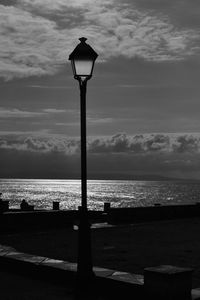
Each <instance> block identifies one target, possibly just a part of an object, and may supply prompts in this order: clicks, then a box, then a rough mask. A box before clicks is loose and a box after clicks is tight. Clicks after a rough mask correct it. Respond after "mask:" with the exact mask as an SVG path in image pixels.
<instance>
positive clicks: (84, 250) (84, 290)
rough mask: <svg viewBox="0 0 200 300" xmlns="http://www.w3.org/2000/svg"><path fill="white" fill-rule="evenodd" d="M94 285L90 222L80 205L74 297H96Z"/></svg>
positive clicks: (85, 211)
mask: <svg viewBox="0 0 200 300" xmlns="http://www.w3.org/2000/svg"><path fill="white" fill-rule="evenodd" d="M95 285H96V284H95V274H94V272H93V269H92V250H91V224H90V222H89V218H88V211H87V210H84V209H82V207H80V223H79V227H78V267H77V277H76V285H75V295H76V297H75V299H77V300H78V299H97V298H96V297H95V295H94V293H95ZM84 297H85V298H84Z"/></svg>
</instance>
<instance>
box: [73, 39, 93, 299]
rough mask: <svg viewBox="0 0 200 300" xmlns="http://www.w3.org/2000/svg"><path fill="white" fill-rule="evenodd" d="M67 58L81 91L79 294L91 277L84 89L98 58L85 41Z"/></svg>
mask: <svg viewBox="0 0 200 300" xmlns="http://www.w3.org/2000/svg"><path fill="white" fill-rule="evenodd" d="M79 40H80V43H79V44H78V45H77V46H76V48H75V49H74V51H73V52H72V53H71V54H70V55H69V60H70V61H71V65H72V70H73V74H74V78H75V79H76V80H78V82H79V87H80V118H81V210H80V223H79V230H78V267H77V289H78V290H79V292H80V294H81V293H82V294H83V293H87V292H88V291H89V290H91V287H90V285H91V284H93V283H92V281H93V279H94V273H93V270H92V252H91V233H90V222H89V218H88V208H87V145H86V142H87V141H86V88H87V81H88V80H89V79H90V78H91V77H92V72H93V69H94V63H95V60H96V58H97V56H98V54H97V53H96V52H95V51H94V50H93V49H92V47H90V46H89V45H88V44H87V43H86V40H87V39H86V38H84V37H82V38H80V39H79Z"/></svg>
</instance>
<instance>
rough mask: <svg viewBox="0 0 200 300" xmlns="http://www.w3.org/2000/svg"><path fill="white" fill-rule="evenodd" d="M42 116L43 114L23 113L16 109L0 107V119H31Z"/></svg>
mask: <svg viewBox="0 0 200 300" xmlns="http://www.w3.org/2000/svg"><path fill="white" fill-rule="evenodd" d="M41 115H44V113H43V112H32V111H23V110H19V109H16V108H10V109H8V108H3V107H0V118H32V117H36V116H41Z"/></svg>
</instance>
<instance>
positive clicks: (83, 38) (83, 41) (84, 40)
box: [79, 37, 87, 43]
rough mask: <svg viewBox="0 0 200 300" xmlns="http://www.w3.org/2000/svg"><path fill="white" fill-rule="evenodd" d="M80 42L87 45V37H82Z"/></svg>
mask: <svg viewBox="0 0 200 300" xmlns="http://www.w3.org/2000/svg"><path fill="white" fill-rule="evenodd" d="M79 41H81V43H85V42H86V41H87V39H86V38H85V37H81V38H80V39H79Z"/></svg>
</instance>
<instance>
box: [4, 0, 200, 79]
mask: <svg viewBox="0 0 200 300" xmlns="http://www.w3.org/2000/svg"><path fill="white" fill-rule="evenodd" d="M82 35H86V36H87V37H88V39H89V42H90V43H91V44H92V45H93V47H94V48H95V50H97V52H98V53H99V54H100V55H99V61H100V60H102V61H105V60H107V59H110V58H113V57H118V56H124V57H127V58H133V57H136V56H137V57H142V58H143V59H146V60H153V61H163V60H179V59H183V58H185V57H187V56H191V55H193V54H195V53H198V51H199V46H198V41H199V32H198V31H197V30H195V29H192V28H189V29H187V27H185V28H184V29H180V28H176V27H175V26H173V24H171V23H170V20H169V18H168V17H167V16H166V15H163V14H156V13H155V12H152V11H151V10H145V9H141V8H140V9H138V7H137V6H136V5H135V4H134V3H133V4H124V3H120V2H119V1H117V0H101V1H100V0H93V1H91V0H76V1H75V0H73V1H72V0H71V1H69V0H68V1H66V0H55V1H50V0H33V1H30V0H18V1H16V4H15V5H13V6H6V5H2V4H1V5H0V58H1V60H0V76H1V77H3V78H4V79H5V80H10V79H12V78H15V77H18V78H20V77H30V76H43V75H47V74H50V75H51V74H54V73H56V72H57V71H58V70H60V68H62V67H63V66H64V65H65V64H66V62H67V57H68V54H69V53H70V52H71V50H72V49H73V47H74V46H75V45H76V43H77V39H78V38H79V37H80V36H82Z"/></svg>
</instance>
